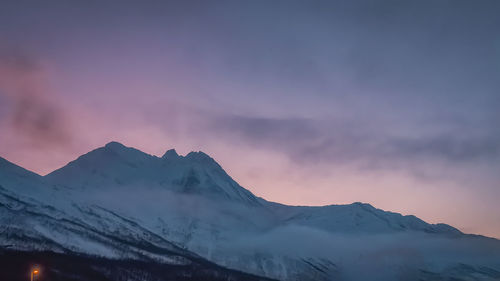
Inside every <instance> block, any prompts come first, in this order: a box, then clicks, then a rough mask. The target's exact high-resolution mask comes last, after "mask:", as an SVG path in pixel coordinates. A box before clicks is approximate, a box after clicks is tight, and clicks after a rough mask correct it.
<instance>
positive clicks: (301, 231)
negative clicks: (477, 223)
mask: <svg viewBox="0 0 500 281" xmlns="http://www.w3.org/2000/svg"><path fill="white" fill-rule="evenodd" d="M0 223H1V225H2V226H5V227H4V228H3V230H2V229H0V238H1V239H2V242H0V244H13V245H16V247H17V248H23V249H32V248H44V249H53V250H56V251H64V250H71V251H76V252H82V253H89V254H96V255H102V256H106V257H112V258H134V259H156V260H160V261H162V262H167V263H186V262H189V260H190V259H193V258H196V255H200V256H202V257H204V258H206V259H208V260H211V261H214V262H216V263H218V264H220V265H222V266H226V267H229V268H234V269H238V270H242V271H246V272H249V273H253V274H257V275H261V276H267V277H271V278H278V279H282V280H373V278H371V277H373V276H376V275H374V274H378V275H377V276H380V278H382V279H383V280H419V279H420V280H427V279H428V280H433V279H436V276H438V277H439V278H447V277H454V276H455V277H456V276H457V274H460V272H461V273H463V274H464V275H470V276H476V277H477V276H479V277H481V278H484V280H495V279H494V278H496V277H495V276H496V275H495V274H497V273H498V274H499V275H498V276H500V242H499V241H497V240H494V239H487V238H483V237H475V236H470V235H465V234H462V233H461V232H460V231H458V230H457V229H455V228H453V227H451V226H448V225H444V224H437V225H433V224H428V223H426V222H424V221H422V220H420V219H418V218H416V217H414V216H402V215H400V214H397V213H391V212H385V211H383V210H380V209H376V208H374V207H372V206H371V205H369V204H362V203H354V204H350V205H330V206H324V207H296V206H286V205H281V204H277V203H272V202H268V201H265V200H263V199H261V198H258V197H256V196H254V195H253V194H252V193H251V192H250V191H248V190H246V189H244V188H243V187H241V186H240V185H238V184H237V183H236V182H235V181H234V180H233V179H232V178H231V177H230V176H229V175H227V173H226V172H225V171H224V170H223V169H222V168H221V167H220V165H219V164H217V163H216V162H215V161H214V160H213V159H212V158H211V157H209V156H208V155H206V154H205V153H203V152H191V153H189V154H188V155H186V156H180V155H178V154H177V153H176V152H175V151H174V150H169V151H167V152H166V153H165V155H164V156H163V157H156V156H152V155H149V154H145V153H143V152H141V151H139V150H136V149H133V148H129V147H125V146H123V145H122V144H119V143H116V142H112V143H109V144H107V145H106V146H104V147H101V148H98V149H96V150H93V151H91V152H89V153H87V154H85V155H82V156H80V157H79V158H78V159H76V160H75V161H73V162H71V163H69V164H68V165H66V166H65V167H63V168H61V169H59V170H56V171H54V172H53V173H51V174H49V175H47V176H45V177H41V176H38V175H36V174H34V173H31V172H29V171H26V170H24V169H22V168H20V167H17V166H15V165H14V164H12V163H9V162H8V161H6V160H4V159H1V158H0ZM27 242H28V243H27ZM192 253H196V254H192ZM362 272H364V273H366V274H368V275H363V274H362ZM457 272H458V273H457ZM370 276H371V277H370ZM403 277H404V278H403ZM479 277H478V278H479ZM402 278H403V279H402Z"/></svg>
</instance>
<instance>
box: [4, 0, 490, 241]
mask: <svg viewBox="0 0 500 281" xmlns="http://www.w3.org/2000/svg"><path fill="white" fill-rule="evenodd" d="M498 14H500V2H498V1H493V0H492V1H486V0H485V1H460V0H458V1H444V0H443V1H427V0H423V1H396V0H394V1H388V0H381V1H368V0H367V1H191V0H189V1H126V0H125V1H93V0H90V1H51V0H48V1H24V0H21V1H10V0H4V1H1V3H0V156H1V157H4V158H6V159H8V160H9V161H12V162H14V163H16V164H18V165H20V166H22V167H24V168H27V169H29V170H32V171H34V172H37V173H39V174H42V175H44V174H47V173H49V172H51V171H53V170H55V169H57V168H60V167H62V166H63V165H65V164H66V163H68V162H69V161H71V160H73V159H75V158H76V157H78V156H79V155H81V154H84V153H86V152H88V151H90V150H92V149H94V148H97V147H100V146H103V145H104V144H106V143H107V142H109V141H112V140H113V141H118V142H121V143H123V144H125V145H127V146H132V147H135V148H138V149H140V150H142V151H144V152H146V153H150V154H154V155H158V156H161V155H162V154H163V153H164V152H165V151H166V150H168V149H170V148H175V149H176V150H177V151H178V152H179V153H180V154H186V153H188V152H190V151H199V150H201V151H204V152H206V153H207V154H209V155H211V156H212V157H213V158H215V159H216V161H218V162H219V163H220V164H221V165H222V166H223V168H224V169H225V170H226V171H227V172H228V173H229V174H230V175H231V176H232V177H233V178H234V179H235V180H236V181H238V182H239V183H240V184H241V185H242V186H244V187H245V188H247V189H249V190H251V191H252V192H253V193H255V194H256V195H258V196H261V197H263V198H265V199H267V200H271V201H276V202H281V203H286V204H293V205H327V204H345V203H352V202H358V201H359V202H366V203H370V204H372V205H374V206H375V207H377V208H381V209H384V210H390V211H394V212H399V213H402V214H414V215H416V216H418V217H420V218H422V219H424V220H426V221H428V222H431V223H438V222H445V223H447V224H450V225H453V226H455V227H458V228H459V229H460V230H462V231H464V232H467V233H478V234H483V235H488V236H492V237H497V238H500V207H499V205H498V204H499V201H500V126H499V124H500V110H499V108H500V17H499V16H498Z"/></svg>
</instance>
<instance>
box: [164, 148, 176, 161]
mask: <svg viewBox="0 0 500 281" xmlns="http://www.w3.org/2000/svg"><path fill="white" fill-rule="evenodd" d="M177 157H179V154H177V151H175V149H173V148H172V149H169V150H167V152H165V154H163V156H162V157H161V158H164V159H176V158H177Z"/></svg>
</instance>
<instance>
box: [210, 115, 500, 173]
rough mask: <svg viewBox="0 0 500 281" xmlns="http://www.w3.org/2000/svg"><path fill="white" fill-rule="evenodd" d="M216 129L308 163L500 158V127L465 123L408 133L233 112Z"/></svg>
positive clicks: (406, 164)
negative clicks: (480, 129)
mask: <svg viewBox="0 0 500 281" xmlns="http://www.w3.org/2000/svg"><path fill="white" fill-rule="evenodd" d="M454 125H455V126H459V125H460V124H454ZM212 130H214V131H215V132H216V135H219V133H223V134H224V136H229V137H230V139H237V140H238V141H240V142H243V143H246V144H248V145H252V146H254V147H258V148H263V149H270V150H274V151H281V152H282V153H284V154H286V155H288V156H289V157H290V158H291V159H292V160H294V161H297V162H299V163H306V164H307V163H309V164H310V163H330V164H349V163H355V164H359V165H360V166H363V167H376V168H388V167H391V168H394V167H398V166H400V167H403V168H405V169H406V168H411V169H412V168H414V167H415V166H418V165H419V164H422V165H426V164H428V163H432V162H435V163H446V164H454V165H459V164H460V163H462V164H470V163H478V162H481V161H483V162H484V161H486V162H489V163H497V162H498V161H499V160H500V134H499V133H498V130H497V131H494V130H493V131H490V132H487V133H486V134H483V135H477V134H475V135H474V134H470V130H468V129H467V128H466V127H463V126H462V127H460V130H458V131H457V132H456V133H455V134H444V133H438V134H421V135H420V136H419V137H402V136H391V135H390V133H388V132H384V131H382V130H373V129H371V128H368V127H366V126H363V125H361V124H356V123H354V122H347V121H343V122H332V121H330V122H326V121H314V120H312V119H297V118H291V119H286V118H285V119H274V118H253V117H245V116H238V115H229V116H223V117H218V118H214V121H213V123H212V126H211V127H209V128H208V131H212ZM495 134H496V135H495Z"/></svg>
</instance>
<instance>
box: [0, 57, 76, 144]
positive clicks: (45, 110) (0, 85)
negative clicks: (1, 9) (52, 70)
mask: <svg viewBox="0 0 500 281" xmlns="http://www.w3.org/2000/svg"><path fill="white" fill-rule="evenodd" d="M0 100H1V101H2V106H1V107H0V110H1V111H2V115H1V116H0V117H1V118H2V119H3V121H5V122H6V123H7V126H8V127H9V128H10V129H13V132H16V133H19V134H20V136H22V137H23V138H24V139H25V140H27V141H28V142H30V143H31V144H32V145H37V146H60V145H67V144H69V142H70V141H71V134H70V127H69V124H68V119H67V116H66V113H65V112H64V110H63V109H62V108H61V105H60V104H59V103H58V101H57V100H56V97H55V96H54V95H53V93H52V92H51V90H50V88H49V85H48V80H47V73H46V71H45V69H44V67H43V65H42V64H41V63H40V61H39V60H37V59H36V58H33V57H31V56H29V55H26V54H23V53H21V52H19V51H16V50H10V49H5V48H0Z"/></svg>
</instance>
